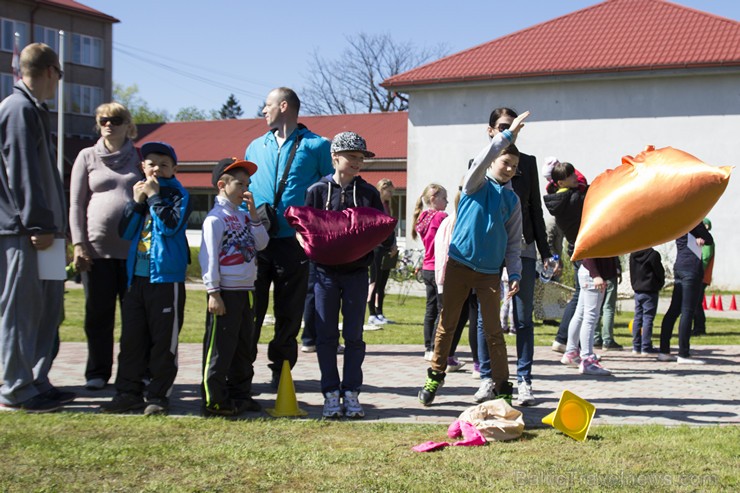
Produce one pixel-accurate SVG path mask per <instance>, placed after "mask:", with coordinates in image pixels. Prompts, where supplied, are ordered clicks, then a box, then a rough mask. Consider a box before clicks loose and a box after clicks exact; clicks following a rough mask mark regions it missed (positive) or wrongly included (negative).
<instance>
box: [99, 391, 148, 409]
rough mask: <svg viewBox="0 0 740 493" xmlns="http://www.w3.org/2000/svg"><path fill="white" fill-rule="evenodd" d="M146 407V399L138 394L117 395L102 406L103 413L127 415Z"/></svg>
mask: <svg viewBox="0 0 740 493" xmlns="http://www.w3.org/2000/svg"><path fill="white" fill-rule="evenodd" d="M145 407H146V402H144V398H143V397H142V396H140V395H136V394H116V395H115V396H114V397H113V399H112V400H111V401H110V402H105V403H103V404H101V405H100V412H103V413H127V412H129V411H134V410H137V409H143V408H145Z"/></svg>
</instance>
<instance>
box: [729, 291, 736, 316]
mask: <svg viewBox="0 0 740 493" xmlns="http://www.w3.org/2000/svg"><path fill="white" fill-rule="evenodd" d="M730 310H732V311H733V312H736V311H737V302H736V301H735V295H734V294H733V295H732V298H731V299H730Z"/></svg>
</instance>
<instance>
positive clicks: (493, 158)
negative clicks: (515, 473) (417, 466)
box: [419, 111, 529, 406]
mask: <svg viewBox="0 0 740 493" xmlns="http://www.w3.org/2000/svg"><path fill="white" fill-rule="evenodd" d="M528 116H529V112H528V111H527V112H524V113H523V114H521V115H519V116H518V117H517V118H515V119H514V121H513V122H512V123H511V127H510V128H509V129H507V130H504V131H503V132H500V133H499V134H497V135H495V136H494V137H493V138H492V140H491V142H490V144H489V145H487V146H486V147H485V148H484V149H483V150H482V151H481V152H480V153H479V154H478V156H476V158H475V159H474V160H473V164H472V166H471V167H470V169H469V170H468V172H467V173H466V175H465V178H464V180H463V187H462V194H461V196H460V204H459V206H458V210H457V221H456V223H455V226H454V229H453V230H452V238H451V240H450V249H449V252H448V256H449V260H448V261H447V266H446V268H445V296H444V298H443V302H442V311H441V312H440V317H439V318H440V320H439V325H438V326H437V333H436V336H435V341H434V355H433V356H432V362H431V363H432V364H431V367H430V368H429V369H428V370H427V379H426V382H425V384H424V387H423V388H422V389H421V390H420V391H419V401H421V403H422V404H423V405H425V406H429V405H431V404H432V402H433V401H434V397H435V395H436V394H437V390H438V389H439V388H440V387H441V386H442V385H443V384H444V379H445V370H446V369H447V357H448V356H449V352H450V347H451V345H452V339H453V337H454V335H455V329H456V327H457V322H458V319H459V317H460V313H461V310H462V307H463V304H464V303H465V302H466V301H467V299H468V293H470V290H471V289H475V290H476V293H477V295H478V304H479V307H480V308H479V309H480V314H481V317H482V319H483V328H484V331H485V335H486V342H487V343H488V352H489V354H490V355H491V377H492V384H493V386H494V389H493V392H492V394H493V396H494V398H503V399H506V400H507V401H508V402H509V403H511V396H512V391H513V390H512V389H513V386H512V385H511V382H509V368H508V363H507V360H506V341H505V340H504V336H503V332H502V330H501V321H500V319H499V297H500V295H499V289H500V287H499V284H500V273H501V267H502V265H504V263H505V265H506V269H507V271H508V273H509V297H512V296H514V295H515V294H516V293H517V291H518V290H519V279H520V278H521V268H522V263H521V259H520V253H521V245H520V242H521V237H522V211H521V206H520V205H519V198H518V197H517V195H516V193H514V191H513V190H511V189H509V188H505V187H504V185H505V184H506V183H508V182H509V181H510V180H511V178H512V177H513V176H514V174H515V173H516V169H517V165H518V164H519V151H518V150H517V149H516V147H515V146H513V145H512V144H513V142H514V140H515V139H516V136H517V134H518V133H519V130H521V128H522V127H523V124H522V122H523V121H524V119H525V118H527V117H528Z"/></svg>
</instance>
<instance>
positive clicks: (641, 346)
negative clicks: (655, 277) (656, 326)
mask: <svg viewBox="0 0 740 493" xmlns="http://www.w3.org/2000/svg"><path fill="white" fill-rule="evenodd" d="M656 313H658V292H657V291H656V292H649V293H648V292H642V293H635V319H634V320H633V321H632V349H633V350H635V351H640V352H642V351H646V350H649V349H652V347H653V321H654V320H655V314H656Z"/></svg>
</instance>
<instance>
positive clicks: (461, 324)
mask: <svg viewBox="0 0 740 493" xmlns="http://www.w3.org/2000/svg"><path fill="white" fill-rule="evenodd" d="M443 302H444V292H442V293H437V309H438V310H439V312H440V313H441V312H442V306H443ZM469 302H470V297H468V300H467V301H466V302H465V304H463V307H462V310H460V319H459V320H458V321H457V328H455V335H454V337H453V338H452V346H450V356H449V357H450V358H451V357H453V356H455V352H456V351H457V345H458V344H460V338H461V337H462V333H463V331H464V330H465V324H467V323H468V320H469V315H470V309H469V306H468V303H469ZM476 313H477V309H476Z"/></svg>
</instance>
